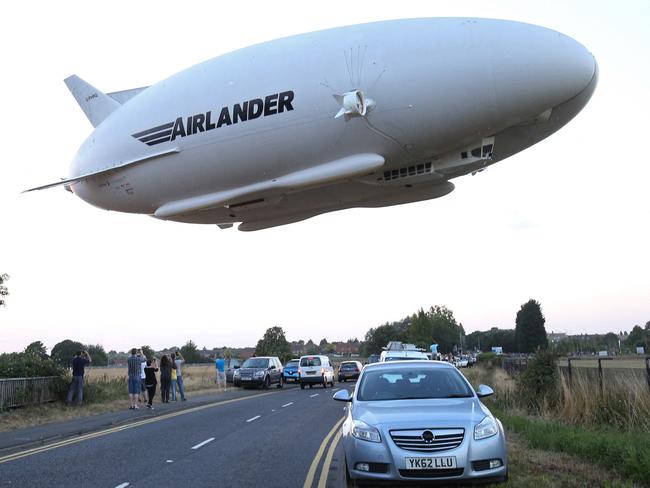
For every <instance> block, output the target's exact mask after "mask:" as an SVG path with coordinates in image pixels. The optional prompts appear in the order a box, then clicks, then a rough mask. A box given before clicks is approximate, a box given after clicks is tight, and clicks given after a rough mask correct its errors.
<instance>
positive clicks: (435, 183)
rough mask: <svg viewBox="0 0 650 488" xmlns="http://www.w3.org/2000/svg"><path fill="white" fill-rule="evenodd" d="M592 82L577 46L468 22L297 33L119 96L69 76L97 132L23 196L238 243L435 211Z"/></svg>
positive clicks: (567, 113)
mask: <svg viewBox="0 0 650 488" xmlns="http://www.w3.org/2000/svg"><path fill="white" fill-rule="evenodd" d="M597 81H598V65H597V63H596V61H595V58H594V56H593V55H592V54H591V53H590V52H589V51H588V50H587V49H586V48H585V47H584V46H582V45H581V44H580V43H578V42H577V41H575V40H573V39H572V38H570V37H568V36H566V35H564V34H561V33H559V32H556V31H554V30H551V29H548V28H544V27H540V26H536V25H530V24H525V23H521V22H514V21H505V20H496V19H473V18H421V19H402V20H391V21H383V22H375V23H369V24H361V25H353V26H347V27H339V28H334V29H328V30H323V31H317V32H311V33H307V34H301V35H296V36H292V37H287V38H283V39H278V40H273V41H269V42H265V43H262V44H257V45H254V46H250V47H247V48H243V49H240V50H237V51H234V52H231V53H228V54H224V55H221V56H218V57H216V58H213V59H211V60H208V61H205V62H203V63H201V64H198V65H195V66H193V67H190V68H188V69H186V70H184V71H181V72H180V73H177V74H175V75H173V76H171V77H169V78H167V79H165V80H163V81H160V82H159V83H156V84H154V85H152V86H148V87H141V88H134V89H129V90H124V91H118V92H113V93H103V92H101V91H100V90H98V89H97V88H95V87H94V86H92V85H90V84H89V83H87V82H85V81H84V80H82V79H81V78H79V77H77V76H70V77H69V78H67V79H66V80H65V83H66V85H67V86H68V88H69V90H70V91H71V93H72V95H73V96H74V98H75V99H76V101H77V103H78V104H79V106H80V107H81V109H82V110H83V112H84V113H85V115H86V116H87V118H88V120H89V121H90V123H91V124H92V126H93V127H94V130H93V132H92V133H91V134H90V135H89V136H88V138H87V139H86V140H85V141H84V142H83V144H82V145H81V147H80V148H79V150H78V152H77V153H76V155H75V156H74V158H73V160H72V163H71V167H70V170H69V176H68V177H67V178H65V179H62V180H60V181H57V182H55V183H52V184H49V185H44V186H39V187H36V188H32V189H30V190H27V191H32V190H41V189H45V188H51V187H56V186H63V187H64V188H65V189H67V190H69V191H71V192H72V193H74V194H75V195H77V196H78V197H80V198H81V199H82V200H84V201H86V202H88V203H90V204H92V205H94V206H97V207H99V208H102V209H106V210H114V211H118V212H128V213H137V214H146V215H150V216H153V217H155V218H157V219H162V220H169V221H176V222H185V223H195V224H216V225H218V226H219V227H220V228H222V229H226V228H230V227H232V226H233V225H234V224H238V229H239V230H242V231H254V230H259V229H264V228H269V227H274V226H279V225H284V224H289V223H292V222H298V221H301V220H304V219H308V218H311V217H314V216H316V215H319V214H323V213H326V212H332V211H337V210H343V209H348V208H354V207H385V206H390V205H401V204H406V203H411V202H417V201H422V200H428V199H433V198H438V197H442V196H444V195H447V194H449V193H450V192H451V191H453V190H454V184H453V183H452V181H451V180H452V179H454V178H457V177H459V176H463V175H467V174H476V173H478V172H481V171H484V170H485V169H486V168H487V167H489V166H490V165H492V164H494V163H497V162H499V161H502V160H504V159H506V158H508V157H510V156H512V155H513V154H516V153H518V152H520V151H522V150H524V149H526V148H528V147H530V146H532V145H533V144H535V143H537V142H539V141H541V140H542V139H544V138H546V137H548V136H549V135H550V134H552V133H554V132H555V131H557V130H558V129H560V128H561V127H562V126H564V125H565V124H566V123H567V122H569V121H570V120H571V119H572V118H573V117H574V116H576V114H578V112H580V110H582V108H583V107H584V106H585V105H586V104H587V102H588V101H589V99H590V98H591V96H592V94H593V92H594V90H595V87H596V84H597Z"/></svg>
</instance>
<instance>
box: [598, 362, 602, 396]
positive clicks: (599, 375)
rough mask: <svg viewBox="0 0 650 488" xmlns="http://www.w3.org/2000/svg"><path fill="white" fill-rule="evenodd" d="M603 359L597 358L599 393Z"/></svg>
mask: <svg viewBox="0 0 650 488" xmlns="http://www.w3.org/2000/svg"><path fill="white" fill-rule="evenodd" d="M602 360H603V358H598V386H600V393H602V392H603V364H602V362H601V361H602Z"/></svg>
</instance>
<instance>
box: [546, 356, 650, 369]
mask: <svg viewBox="0 0 650 488" xmlns="http://www.w3.org/2000/svg"><path fill="white" fill-rule="evenodd" d="M601 364H602V366H603V369H645V358H639V359H612V360H606V361H601ZM558 366H561V367H568V366H569V362H568V361H567V360H566V359H560V361H558ZM571 367H572V368H598V359H597V358H596V359H577V360H575V361H571Z"/></svg>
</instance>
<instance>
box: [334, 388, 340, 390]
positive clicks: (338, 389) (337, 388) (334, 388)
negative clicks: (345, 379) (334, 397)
mask: <svg viewBox="0 0 650 488" xmlns="http://www.w3.org/2000/svg"><path fill="white" fill-rule="evenodd" d="M336 390H340V388H334V389H333V390H332V391H336Z"/></svg>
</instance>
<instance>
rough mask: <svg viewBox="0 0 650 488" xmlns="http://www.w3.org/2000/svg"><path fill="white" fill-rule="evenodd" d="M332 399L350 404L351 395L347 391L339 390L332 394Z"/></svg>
mask: <svg viewBox="0 0 650 488" xmlns="http://www.w3.org/2000/svg"><path fill="white" fill-rule="evenodd" d="M332 398H333V399H334V400H337V401H339V402H351V401H352V393H350V392H349V391H348V390H339V391H337V392H336V393H334V396H333V397H332Z"/></svg>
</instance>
